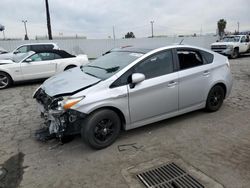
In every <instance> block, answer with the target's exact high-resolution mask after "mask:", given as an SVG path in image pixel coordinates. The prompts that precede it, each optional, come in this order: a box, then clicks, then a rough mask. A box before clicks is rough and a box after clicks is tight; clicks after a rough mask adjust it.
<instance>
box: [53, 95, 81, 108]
mask: <svg viewBox="0 0 250 188" xmlns="http://www.w3.org/2000/svg"><path fill="white" fill-rule="evenodd" d="M84 98H85V96H82V97H64V98H63V100H61V101H58V102H57V105H58V107H57V110H68V109H70V108H71V107H72V106H74V105H76V104H77V103H79V102H80V101H81V100H82V99H84Z"/></svg>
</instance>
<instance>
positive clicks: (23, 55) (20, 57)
mask: <svg viewBox="0 0 250 188" xmlns="http://www.w3.org/2000/svg"><path fill="white" fill-rule="evenodd" d="M33 53H34V52H32V51H30V52H27V53H20V54H16V55H15V56H14V57H13V61H14V62H16V63H19V62H20V61H22V60H23V59H24V58H26V57H28V56H30V55H31V54H33Z"/></svg>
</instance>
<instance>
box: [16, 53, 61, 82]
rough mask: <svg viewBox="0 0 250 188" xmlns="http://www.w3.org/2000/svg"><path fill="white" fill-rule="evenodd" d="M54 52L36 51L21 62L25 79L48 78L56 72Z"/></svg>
mask: <svg viewBox="0 0 250 188" xmlns="http://www.w3.org/2000/svg"><path fill="white" fill-rule="evenodd" d="M54 58H55V55H54V53H47V52H46V53H36V54H33V55H31V56H30V57H28V58H27V59H25V60H24V61H23V62H22V63H21V71H22V74H23V78H24V79H25V80H30V79H40V78H48V77H50V76H52V75H54V74H55V72H56V63H55V61H54Z"/></svg>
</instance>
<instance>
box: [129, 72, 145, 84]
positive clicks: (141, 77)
mask: <svg viewBox="0 0 250 188" xmlns="http://www.w3.org/2000/svg"><path fill="white" fill-rule="evenodd" d="M144 80H145V75H144V74H141V73H134V74H132V84H138V83H140V82H142V81H144Z"/></svg>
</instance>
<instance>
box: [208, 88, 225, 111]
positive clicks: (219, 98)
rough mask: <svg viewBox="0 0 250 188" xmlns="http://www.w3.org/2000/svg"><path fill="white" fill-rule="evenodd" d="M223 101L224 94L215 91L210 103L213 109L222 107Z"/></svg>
mask: <svg viewBox="0 0 250 188" xmlns="http://www.w3.org/2000/svg"><path fill="white" fill-rule="evenodd" d="M222 100H223V94H222V93H221V92H220V91H219V90H215V91H214V92H213V93H212V95H211V96H210V100H209V101H210V105H211V106H212V107H217V106H219V105H220V103H221V101H222Z"/></svg>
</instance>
